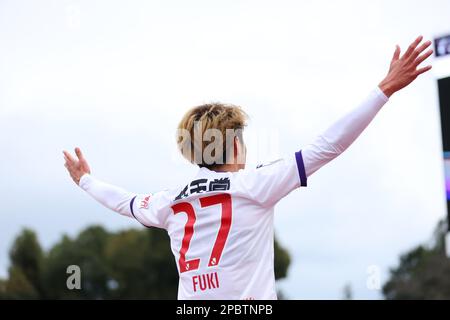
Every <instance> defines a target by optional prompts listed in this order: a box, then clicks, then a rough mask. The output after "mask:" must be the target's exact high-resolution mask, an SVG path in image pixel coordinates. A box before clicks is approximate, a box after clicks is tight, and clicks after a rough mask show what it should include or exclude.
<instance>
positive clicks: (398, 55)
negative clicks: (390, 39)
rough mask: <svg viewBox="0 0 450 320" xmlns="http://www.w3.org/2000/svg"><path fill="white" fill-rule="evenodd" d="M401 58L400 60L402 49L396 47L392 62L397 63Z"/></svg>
mask: <svg viewBox="0 0 450 320" xmlns="http://www.w3.org/2000/svg"><path fill="white" fill-rule="evenodd" d="M399 58H400V47H399V46H398V45H396V46H395V52H394V56H393V57H392V61H397V60H398V59H399Z"/></svg>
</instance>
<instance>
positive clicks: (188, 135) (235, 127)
mask: <svg viewBox="0 0 450 320" xmlns="http://www.w3.org/2000/svg"><path fill="white" fill-rule="evenodd" d="M247 119H248V116H247V114H246V113H245V112H244V111H243V110H242V108H241V107H239V106H236V105H232V104H224V103H218V102H215V103H208V104H204V105H201V106H197V107H194V108H192V109H190V110H189V111H188V112H187V113H186V114H185V115H184V116H183V118H182V119H181V121H180V123H179V125H178V130H177V146H178V149H179V150H180V152H181V154H182V155H183V156H184V157H185V158H186V159H187V160H188V161H190V162H191V163H195V164H197V165H198V166H200V167H213V166H215V165H219V164H223V163H224V161H227V160H229V159H230V155H231V154H233V153H234V137H235V136H237V137H238V138H239V139H240V141H241V142H242V130H243V129H244V127H245V126H246V121H247ZM230 134H232V135H233V139H232V140H233V141H229V140H230ZM199 136H200V138H201V140H200V141H198V140H196V139H197V138H199ZM205 136H206V137H207V140H209V141H204V139H203V138H204V137H205ZM211 136H212V137H211ZM212 138H214V139H212ZM230 144H231V145H230ZM208 145H210V146H208ZM211 145H212V146H213V148H214V150H215V154H214V155H213V158H212V160H209V161H208V159H204V157H203V155H204V152H205V151H207V150H205V149H208V148H209V149H211ZM230 149H231V150H230ZM217 150H220V151H222V152H221V153H220V151H219V152H217ZM198 154H200V155H201V157H200V159H198V157H196V155H198Z"/></svg>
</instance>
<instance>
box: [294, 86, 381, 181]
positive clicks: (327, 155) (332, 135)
mask: <svg viewBox="0 0 450 320" xmlns="http://www.w3.org/2000/svg"><path fill="white" fill-rule="evenodd" d="M387 101H388V97H386V95H385V94H384V93H383V91H381V89H380V88H379V87H376V88H375V89H374V90H373V91H372V92H371V93H370V94H369V96H368V97H367V98H366V99H365V100H364V101H363V102H362V103H361V104H360V105H359V106H358V107H357V108H356V109H354V110H353V111H351V112H349V113H348V114H346V115H345V116H344V117H342V118H341V119H339V120H338V121H336V122H335V123H334V124H333V125H331V127H329V128H328V129H327V130H326V131H325V132H324V133H322V134H321V135H319V136H318V137H317V138H316V139H315V140H314V141H313V142H312V143H311V144H309V145H307V146H305V147H304V148H303V149H302V151H301V154H302V157H303V163H304V167H305V172H306V177H309V176H310V175H312V174H313V173H314V172H316V171H317V170H319V169H320V168H321V167H323V166H324V165H325V164H327V163H328V162H330V161H331V160H333V159H334V158H336V157H337V156H339V155H340V154H341V153H343V152H344V151H345V150H346V149H347V148H348V147H349V146H350V145H351V144H352V143H353V142H354V141H355V140H356V139H357V138H358V137H359V135H360V134H361V133H362V132H363V131H364V129H366V128H367V126H368V125H369V123H370V122H371V121H372V120H373V119H374V118H375V116H376V115H377V113H378V111H380V109H381V107H382V106H383V105H384V104H386V102H387Z"/></svg>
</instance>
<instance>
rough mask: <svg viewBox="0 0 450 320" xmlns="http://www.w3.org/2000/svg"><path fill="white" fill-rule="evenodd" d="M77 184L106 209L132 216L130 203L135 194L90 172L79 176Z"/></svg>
mask: <svg viewBox="0 0 450 320" xmlns="http://www.w3.org/2000/svg"><path fill="white" fill-rule="evenodd" d="M79 186H80V188H81V189H83V190H84V191H86V192H87V193H88V194H89V195H90V196H91V197H92V198H94V199H95V200H97V201H98V202H100V203H101V204H102V205H104V206H105V207H107V208H108V209H111V210H113V211H115V212H117V213H120V214H122V215H124V216H127V217H130V218H132V217H133V215H132V212H131V206H130V204H131V200H132V199H134V198H135V196H136V194H134V193H131V192H128V191H125V190H124V189H122V188H119V187H116V186H113V185H110V184H107V183H105V182H102V181H100V180H98V179H96V178H94V177H93V176H91V175H90V174H85V175H83V176H82V177H81V179H80V183H79Z"/></svg>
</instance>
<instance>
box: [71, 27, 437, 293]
mask: <svg viewBox="0 0 450 320" xmlns="http://www.w3.org/2000/svg"><path fill="white" fill-rule="evenodd" d="M422 40H423V37H421V36H420V37H418V38H417V39H416V40H415V41H414V42H413V43H412V44H411V45H410V46H409V47H408V49H407V51H406V52H405V53H404V54H403V55H402V56H400V48H399V47H398V46H397V48H396V50H395V53H394V56H393V58H392V61H391V64H390V69H389V72H388V74H387V76H386V77H385V78H384V79H383V80H382V81H381V82H380V84H379V85H378V86H377V87H376V88H374V89H373V91H371V92H370V93H369V95H368V96H367V98H366V99H365V100H364V101H362V103H361V104H360V105H358V106H357V107H356V108H355V109H354V110H352V111H351V112H350V113H348V114H346V115H345V116H343V117H342V118H341V119H339V120H338V121H337V122H335V123H334V124H332V125H331V126H330V127H329V128H328V129H327V130H326V131H325V132H323V133H322V134H320V135H319V136H318V137H317V138H316V139H315V140H314V141H313V142H312V143H311V144H309V145H306V146H305V147H304V148H302V149H301V150H300V151H298V152H295V153H293V154H292V157H289V158H286V159H281V160H278V161H274V162H272V163H269V164H267V165H263V166H258V167H257V168H246V167H245V154H246V147H245V144H244V141H243V138H242V129H243V128H244V127H245V123H246V114H245V113H244V112H243V111H242V109H241V108H240V107H237V106H233V105H225V104H220V103H214V104H206V105H202V106H199V107H196V108H193V109H191V110H189V111H188V112H187V113H186V115H185V116H184V117H183V119H182V120H181V122H180V125H179V132H180V133H182V135H179V137H178V141H177V142H178V147H179V149H180V151H181V152H182V154H183V156H184V157H186V158H187V159H188V160H189V161H191V162H192V163H195V164H197V165H198V166H199V167H200V168H199V170H198V173H197V174H196V176H195V177H193V178H192V179H191V180H189V181H186V182H185V183H183V184H182V185H181V186H180V187H179V188H177V189H174V190H165V191H162V192H158V193H155V194H135V193H132V192H127V191H125V190H123V189H121V188H118V187H115V186H112V185H110V184H107V183H105V182H102V181H100V180H98V179H97V178H96V177H94V176H92V175H91V170H90V168H89V166H88V163H87V161H86V159H85V158H84V156H83V154H82V152H81V150H80V149H79V148H76V149H75V153H76V156H77V158H75V157H73V156H72V155H71V154H70V153H69V152H67V151H64V157H65V166H66V168H67V170H68V171H69V173H70V175H71V177H72V179H73V180H74V181H75V183H76V184H77V185H79V186H80V187H81V188H82V189H83V190H85V191H86V192H87V193H88V194H89V195H91V196H92V197H93V198H94V199H95V200H97V201H98V202H100V203H101V204H103V205H104V206H106V207H108V208H109V209H111V210H114V211H116V212H118V213H120V214H122V215H125V216H128V217H130V218H134V219H136V220H137V221H139V222H140V223H141V224H143V225H144V226H146V227H157V228H163V229H165V230H167V232H168V234H169V237H170V245H171V249H172V252H173V255H174V256H175V260H176V262H177V267H178V272H179V276H180V280H179V288H178V298H179V299H276V298H277V296H276V291H275V276H274V261H273V259H274V248H273V245H274V239H273V214H274V206H275V204H276V203H277V202H278V201H280V200H281V199H282V198H283V197H285V196H286V195H287V194H288V193H290V192H291V191H292V190H294V189H296V188H299V187H301V186H302V187H306V185H307V179H308V177H310V176H311V175H312V174H313V173H314V172H316V171H317V170H318V169H320V168H321V167H322V166H324V165H325V164H327V163H328V162H330V161H331V160H333V159H334V158H336V157H337V156H339V155H340V154H341V153H342V152H344V151H345V150H346V149H347V148H348V147H349V146H350V145H351V144H352V143H353V142H354V141H355V140H356V138H357V137H358V136H359V135H360V134H361V133H362V132H363V130H364V129H365V128H366V127H367V126H368V125H369V123H370V122H371V121H372V119H373V118H374V117H375V115H376V114H377V113H378V112H379V111H380V109H381V108H382V107H383V105H384V104H385V103H386V102H387V101H388V99H389V97H390V96H391V95H392V94H394V93H395V92H397V91H399V90H400V89H402V88H404V87H406V86H407V85H409V84H410V83H411V82H412V81H414V80H415V79H416V78H417V76H419V75H420V74H422V73H425V72H427V71H428V70H430V69H431V66H426V67H423V68H420V67H419V65H420V64H421V63H422V62H423V61H424V60H426V59H427V58H428V57H429V56H430V55H431V54H432V50H427V51H425V50H426V49H427V48H428V47H429V46H430V44H431V42H430V41H427V42H424V43H422ZM230 133H231V134H230ZM195 136H200V137H202V139H201V140H200V141H198V139H196V138H195ZM192 137H194V139H192ZM212 137H214V139H212ZM203 139H204V140H206V141H204V140H203ZM208 141H210V143H209V144H208ZM211 145H212V147H211ZM211 150H214V151H213V152H211ZM205 155H206V156H205ZM208 155H209V156H208Z"/></svg>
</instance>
